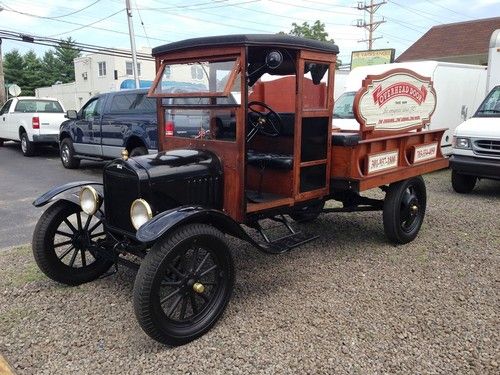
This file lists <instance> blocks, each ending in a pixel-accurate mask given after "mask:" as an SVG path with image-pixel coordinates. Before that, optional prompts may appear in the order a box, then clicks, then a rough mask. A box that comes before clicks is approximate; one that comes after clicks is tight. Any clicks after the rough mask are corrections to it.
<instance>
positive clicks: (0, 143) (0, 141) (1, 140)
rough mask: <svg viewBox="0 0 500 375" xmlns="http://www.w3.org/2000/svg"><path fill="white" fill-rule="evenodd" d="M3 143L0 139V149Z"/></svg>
mask: <svg viewBox="0 0 500 375" xmlns="http://www.w3.org/2000/svg"><path fill="white" fill-rule="evenodd" d="M3 142H4V140H3V139H2V138H0V147H2V146H3Z"/></svg>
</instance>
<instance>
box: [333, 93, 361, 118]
mask: <svg viewBox="0 0 500 375" xmlns="http://www.w3.org/2000/svg"><path fill="white" fill-rule="evenodd" d="M355 96H356V92H354V91H352V92H345V93H343V94H342V95H341V96H340V97H339V98H338V99H337V101H336V102H335V105H334V107H333V117H334V118H348V119H353V118H354V112H353V110H352V103H353V102H354V97H355Z"/></svg>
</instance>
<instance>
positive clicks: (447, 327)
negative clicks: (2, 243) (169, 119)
mask: <svg viewBox="0 0 500 375" xmlns="http://www.w3.org/2000/svg"><path fill="white" fill-rule="evenodd" d="M54 159H55V158H54ZM51 160H52V159H51ZM52 161H53V162H55V160H52ZM94 172H96V171H95V170H94ZM425 181H426V184H427V194H428V206H427V212H426V217H425V221H424V225H423V227H422V230H421V231H420V233H419V235H418V237H417V238H416V239H415V241H413V242H411V243H409V244H406V245H401V246H394V245H392V244H390V243H388V242H387V240H386V239H385V237H384V233H383V227H382V215H381V214H380V212H360V213H354V214H341V215H335V214H331V215H321V216H320V217H319V218H318V219H317V220H316V221H315V222H314V223H311V224H308V225H306V224H302V225H300V226H299V227H300V230H303V231H306V232H309V233H315V234H318V235H320V237H319V238H318V239H317V240H316V241H313V242H310V243H308V244H305V245H303V246H301V247H299V248H297V249H294V250H293V251H291V252H289V253H285V254H281V255H275V256H270V255H264V254H261V253H259V252H258V251H257V250H255V249H254V248H253V247H252V246H251V245H249V244H246V243H242V242H240V241H237V240H229V241H230V245H231V248H232V250H233V251H232V252H233V256H234V260H235V268H236V281H235V289H234V293H233V297H232V299H231V301H230V303H229V305H228V308H227V310H226V312H225V314H224V316H223V317H222V319H221V320H220V321H219V322H218V324H217V325H216V326H215V327H214V328H213V329H212V330H211V331H210V332H209V333H208V334H206V335H205V336H203V337H202V338H200V339H198V340H196V341H194V342H192V343H190V344H187V345H184V346H182V347H178V348H168V347H165V346H162V345H160V344H158V343H156V342H155V341H153V340H152V339H150V338H149V337H148V336H146V334H144V332H142V331H141V329H140V327H139V325H138V323H137V321H136V319H135V316H134V312H133V306H132V289H133V283H134V276H135V275H134V272H133V271H131V270H126V269H120V271H119V272H118V273H117V274H115V275H113V276H110V277H106V278H103V279H100V280H96V281H94V282H92V283H88V284H84V285H80V286H78V287H66V286H62V285H60V284H57V283H55V282H53V281H51V280H49V279H48V278H47V277H45V276H44V275H43V274H41V272H40V271H38V269H37V268H36V265H35V264H34V261H33V257H32V254H31V252H30V248H29V247H27V246H26V247H21V248H14V249H9V250H6V251H3V252H0V270H2V277H1V278H0V333H1V334H0V352H1V353H2V354H3V355H4V356H5V358H6V359H7V360H8V361H9V363H11V365H12V366H13V367H14V369H15V371H16V372H17V373H18V374H20V375H22V374H37V375H41V374H124V373H127V374H161V373H163V374H245V375H246V374H401V375H407V374H481V375H488V374H492V375H493V374H495V375H497V374H498V373H499V366H500V358H499V351H498V348H499V347H500V331H499V330H498V327H499V314H500V295H499V294H500V289H499V282H500V280H499V275H500V228H499V224H498V223H499V219H498V210H499V206H500V182H498V181H497V182H494V181H481V182H480V183H479V184H478V187H477V188H476V189H475V190H474V192H473V193H472V194H470V195H459V194H456V193H454V192H453V191H452V189H451V184H450V172H449V171H440V172H437V173H432V174H428V175H426V176H425Z"/></svg>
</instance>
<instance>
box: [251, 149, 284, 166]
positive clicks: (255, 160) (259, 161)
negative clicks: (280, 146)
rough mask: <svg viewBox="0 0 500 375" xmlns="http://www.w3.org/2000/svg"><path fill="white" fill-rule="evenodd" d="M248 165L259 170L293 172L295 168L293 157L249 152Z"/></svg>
mask: <svg viewBox="0 0 500 375" xmlns="http://www.w3.org/2000/svg"><path fill="white" fill-rule="evenodd" d="M247 163H248V164H249V165H252V166H254V167H257V168H272V169H285V170H291V169H292V168H293V155H285V154H273V153H270V152H258V151H254V150H248V153H247Z"/></svg>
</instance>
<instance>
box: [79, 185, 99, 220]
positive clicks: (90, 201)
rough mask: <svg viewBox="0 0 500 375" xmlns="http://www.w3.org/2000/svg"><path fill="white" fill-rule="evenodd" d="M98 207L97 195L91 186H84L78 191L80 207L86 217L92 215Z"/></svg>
mask: <svg viewBox="0 0 500 375" xmlns="http://www.w3.org/2000/svg"><path fill="white" fill-rule="evenodd" d="M99 206H100V198H99V193H98V192H97V191H96V189H94V188H93V187H92V186H84V187H83V188H82V190H80V207H82V211H83V212H85V213H86V214H87V215H93V214H95V213H96V212H97V210H98V209H99Z"/></svg>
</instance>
